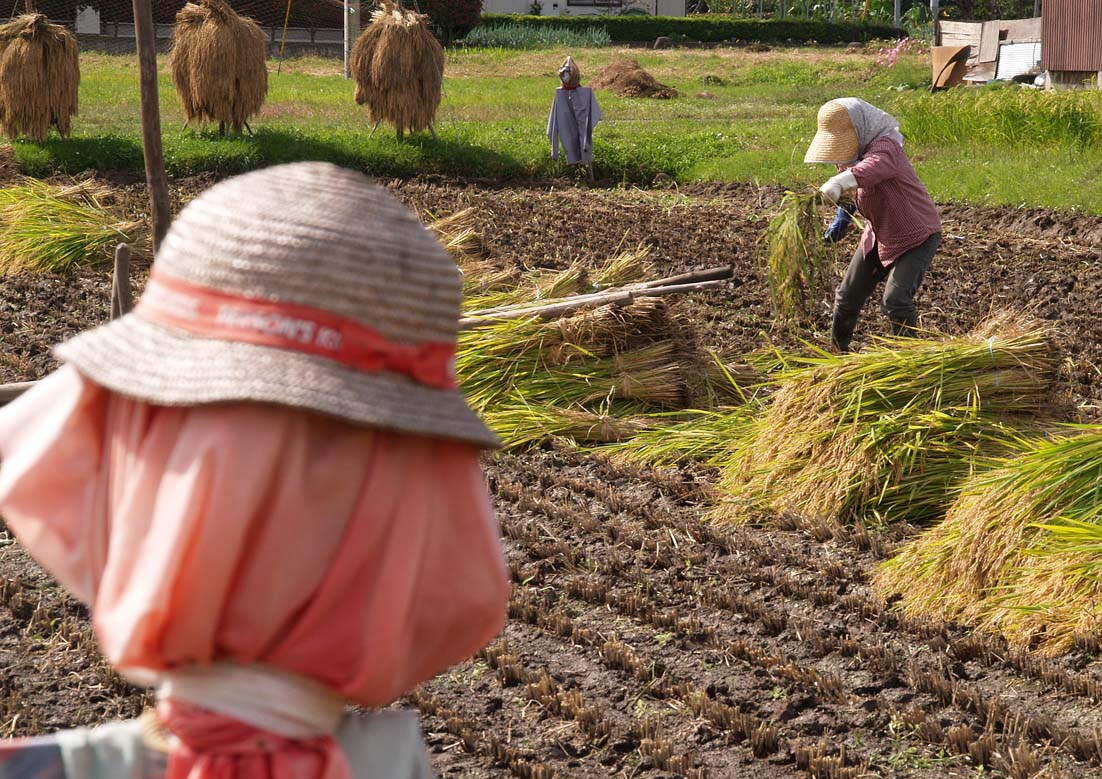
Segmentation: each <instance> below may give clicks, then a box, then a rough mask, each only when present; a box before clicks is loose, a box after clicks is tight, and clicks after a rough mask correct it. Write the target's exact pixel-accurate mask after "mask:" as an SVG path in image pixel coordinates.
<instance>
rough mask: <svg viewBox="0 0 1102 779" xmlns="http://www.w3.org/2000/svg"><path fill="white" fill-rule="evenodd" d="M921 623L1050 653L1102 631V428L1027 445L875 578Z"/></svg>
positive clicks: (973, 485)
mask: <svg viewBox="0 0 1102 779" xmlns="http://www.w3.org/2000/svg"><path fill="white" fill-rule="evenodd" d="M874 584H875V587H876V589H877V590H878V591H879V592H881V593H882V594H884V595H891V594H896V593H898V594H900V595H901V596H902V600H901V601H900V604H899V605H900V608H902V609H903V610H904V611H905V612H906V613H908V614H910V615H913V616H918V617H934V618H938V619H946V620H956V621H962V622H966V623H969V624H971V625H973V626H976V627H978V628H981V629H986V630H992V631H999V632H1001V633H1003V634H1005V635H1006V636H1007V637H1008V638H1009V639H1010V640H1012V641H1014V642H1016V643H1020V644H1023V645H1034V646H1039V647H1040V648H1042V649H1044V650H1047V651H1056V652H1062V651H1066V650H1067V649H1069V648H1070V647H1071V646H1072V644H1073V643H1074V641H1075V638H1076V636H1078V635H1095V636H1097V635H1098V633H1099V631H1100V630H1102V426H1098V425H1092V426H1086V427H1077V428H1070V427H1069V428H1066V429H1064V430H1063V431H1061V432H1059V433H1057V434H1055V435H1052V436H1050V437H1048V438H1031V439H1023V440H1022V441H1021V443H1020V446H1019V451H1018V452H1017V453H1016V454H1015V455H1014V456H1012V457H1007V458H1004V459H1002V460H1001V461H999V462H998V463H996V467H994V468H993V469H992V470H990V471H986V472H984V473H981V474H978V475H977V476H975V477H974V478H972V479H971V480H969V482H968V484H967V485H966V486H965V487H964V489H963V490H962V493H961V496H960V498H959V499H958V500H957V501H956V502H955V503H954V504H953V506H952V507H951V508H950V510H949V512H948V513H947V514H946V517H945V519H944V520H943V521H942V522H941V523H940V524H938V525H937V526H936V527H933V528H931V529H930V530H928V531H926V532H925V533H923V534H922V535H921V536H919V537H918V538H916V539H915V540H913V541H912V542H910V543H909V544H908V545H907V546H905V547H904V548H903V549H902V550H901V551H900V552H899V554H898V555H897V556H896V557H894V558H893V559H892V560H890V561H888V563H886V564H885V566H884V568H883V569H882V570H881V571H880V572H879V574H878V575H877V577H876V579H875V582H874Z"/></svg>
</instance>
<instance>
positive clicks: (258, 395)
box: [55, 162, 499, 447]
mask: <svg viewBox="0 0 1102 779" xmlns="http://www.w3.org/2000/svg"><path fill="white" fill-rule="evenodd" d="M156 279H163V280H164V281H171V282H173V283H174V284H177V285H183V286H184V289H185V290H188V291H191V292H194V293H195V294H196V295H199V296H207V298H212V299H214V300H216V301H223V302H224V301H226V300H229V301H231V303H233V302H234V301H236V302H238V303H239V304H240V305H239V306H238V307H237V308H234V309H233V310H234V311H238V310H245V311H248V310H250V308H249V307H250V306H251V307H252V308H253V309H255V308H256V307H257V306H261V307H262V306H269V307H273V306H274V307H275V308H276V310H277V311H281V310H282V308H281V307H287V308H288V309H289V310H291V311H293V312H295V314H294V315H295V316H305V317H307V318H309V317H310V316H311V312H313V313H314V314H316V317H315V319H317V320H318V321H325V322H332V321H336V322H338V323H342V325H346V326H347V327H348V329H349V332H352V333H354V334H355V335H357V336H359V335H361V334H362V333H364V332H366V333H368V338H369V343H374V344H382V347H381V348H382V349H383V350H384V351H385V350H387V349H391V350H396V351H399V352H402V353H404V354H406V353H414V354H419V353H420V351H419V350H422V349H423V348H425V347H430V348H432V349H435V354H436V356H437V357H439V358H441V359H440V360H438V362H439V364H440V366H446V368H444V370H446V372H447V374H448V375H449V376H454V361H452V362H451V364H448V358H449V357H451V356H453V355H454V347H455V341H456V333H457V326H458V320H459V314H460V305H461V297H462V290H461V280H460V274H459V271H458V269H457V268H456V266H455V264H454V263H453V262H452V261H451V259H450V258H449V257H448V254H447V253H446V252H445V251H444V249H443V248H442V247H441V246H440V244H439V243H438V242H437V241H436V240H435V238H433V236H432V235H431V234H430V233H429V231H428V230H426V229H425V228H424V227H423V226H422V225H421V223H420V222H419V221H418V219H417V217H416V216H415V215H414V214H413V213H411V212H410V210H409V209H408V208H406V207H405V206H404V205H402V204H401V203H400V202H398V201H397V200H396V199H395V198H394V197H393V196H392V195H391V194H390V193H388V192H387V191H386V190H384V189H382V188H380V187H378V186H375V185H373V184H371V183H370V182H369V181H368V180H367V178H365V177H364V176H363V175H361V174H359V173H356V172H353V171H350V170H346V169H344V168H340V167H337V166H335V165H330V164H326V163H314V162H306V163H295V164H292V165H282V166H278V167H273V168H267V169H264V170H260V171H256V172H253V173H248V174H246V175H243V176H238V177H236V178H232V179H229V180H227V181H224V182H222V183H220V184H218V185H216V186H214V187H212V188H211V189H209V190H207V191H206V192H204V193H203V194H202V195H201V196H200V197H198V198H196V199H195V200H194V201H192V202H191V203H190V204H189V205H188V206H187V207H186V208H185V209H184V210H183V211H182V212H181V213H180V215H179V217H177V219H176V221H175V222H174V223H173V224H172V227H171V229H170V230H169V232H168V234H167V235H166V236H165V239H164V241H163V243H162V245H161V247H160V250H159V251H158V253H157V258H156V262H155V263H154V266H153V273H152V274H151V281H150V286H149V287H147V291H146V293H145V294H144V295H143V297H142V300H140V301H139V303H138V306H137V308H136V309H135V310H134V312H132V313H130V314H128V315H126V316H124V317H122V318H121V319H117V320H115V321H114V322H111V323H110V324H107V325H103V326H101V327H98V328H96V329H94V330H90V331H88V332H85V333H82V334H81V335H78V336H77V337H75V338H73V339H71V340H69V341H67V342H65V343H63V344H60V345H59V346H57V347H56V348H55V353H56V354H57V356H58V358H59V359H61V360H62V361H64V362H67V363H70V364H72V365H74V366H75V367H76V368H77V369H78V370H79V371H80V372H81V373H82V374H84V375H85V376H87V377H88V378H90V379H91V380H92V381H94V382H96V383H97V384H100V385H102V386H104V387H106V388H108V389H110V390H112V391H114V392H117V393H119V394H122V395H127V396H131V397H135V398H139V399H142V400H145V401H148V402H150V403H154V404H158V405H170V406H177V405H197V404H204V403H218V402H228V401H259V402H267V403H277V404H283V405H287V406H293V407H296V408H302V409H309V410H313V411H318V412H321V413H324V414H329V415H332V416H336V417H340V418H343V419H346V420H348V421H350V422H353V423H358V424H363V425H368V426H373V427H380V428H384V429H388V430H395V431H399V432H405V433H414V434H419V435H427V436H436V437H442V438H449V439H454V440H459V441H466V442H469V443H472V444H475V445H478V446H482V447H495V446H498V445H499V443H498V439H497V437H496V436H495V435H494V434H493V433H492V432H491V431H490V430H489V429H488V428H487V427H486V426H485V425H484V424H483V423H482V421H481V420H480V419H479V418H478V416H477V415H476V414H475V413H474V412H473V411H472V410H471V409H470V407H469V406H468V405H467V403H466V401H465V400H464V398H463V396H462V394H461V393H460V392H459V390H458V389H457V388H455V386H454V381H453V380H448V381H445V382H444V383H443V384H442V383H440V382H439V381H437V382H435V383H434V382H426V381H425V380H421V379H419V378H418V377H417V373H416V372H415V371H413V372H411V371H408V370H397V369H391V368H390V367H389V366H390V363H387V366H388V367H385V368H383V369H364V368H363V367H361V366H362V364H363V363H350V362H342V361H341V360H338V359H336V358H335V357H332V356H330V355H329V354H324V353H311V352H309V351H303V350H301V349H299V348H298V347H297V345H295V344H281V345H270V344H268V343H256V342H248V341H249V339H248V338H245V339H241V338H236V337H234V336H235V334H234V333H232V332H231V333H230V334H229V335H226V334H225V333H222V334H219V333H218V332H217V331H203V330H201V329H200V330H198V331H196V330H195V329H193V328H191V327H190V323H187V326H184V325H181V326H176V324H175V320H173V319H172V315H174V314H178V313H179V312H178V311H175V312H174V311H172V310H169V309H171V308H172V306H167V305H165V301H168V302H171V301H172V298H171V295H170V296H168V297H165V296H163V295H160V294H154V293H153V292H151V290H153V289H154V287H155V280H156ZM207 298H203V299H207ZM177 308H178V306H177ZM302 312H306V313H305V314H303V313H302ZM219 316H222V309H219ZM181 321H183V320H181ZM219 321H221V320H219ZM291 321H298V320H291ZM166 322H167V323H166ZM208 324H209V323H208ZM216 324H217V323H216ZM330 332H332V331H330ZM348 340H351V339H348ZM438 372H439V371H438Z"/></svg>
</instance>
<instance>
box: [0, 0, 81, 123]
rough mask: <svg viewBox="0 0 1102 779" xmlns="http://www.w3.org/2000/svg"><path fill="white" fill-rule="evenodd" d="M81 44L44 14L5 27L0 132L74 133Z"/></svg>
mask: <svg viewBox="0 0 1102 779" xmlns="http://www.w3.org/2000/svg"><path fill="white" fill-rule="evenodd" d="M79 87H80V58H79V54H78V48H77V40H76V38H75V37H74V36H73V34H72V33H70V32H69V31H68V30H66V29H65V28H64V27H61V26H60V25H56V24H50V23H49V21H47V19H46V17H45V16H44V15H42V14H26V15H24V16H20V17H18V18H16V19H14V20H12V21H10V22H8V23H7V24H2V25H0V130H2V131H3V133H4V135H6V136H7V137H9V138H19V137H23V136H25V137H27V138H31V139H32V140H35V141H44V140H46V136H47V134H49V132H50V128H51V127H56V128H57V131H58V133H60V134H61V136H62V137H65V136H68V135H69V128H70V123H71V121H72V118H73V117H74V116H76V113H77V105H78V103H77V91H78V88H79Z"/></svg>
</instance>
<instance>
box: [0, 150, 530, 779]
mask: <svg viewBox="0 0 1102 779" xmlns="http://www.w3.org/2000/svg"><path fill="white" fill-rule="evenodd" d="M288 203H294V204H295V205H294V207H293V208H287V204H288ZM460 296H461V291H460V277H459V273H458V271H457V270H456V268H455V264H454V263H453V262H452V261H451V260H450V259H449V258H448V255H447V253H445V251H444V250H443V248H441V246H440V245H439V244H438V243H437V242H436V241H435V240H434V239H433V238H432V236H431V235H430V234H429V233H428V231H426V230H425V228H424V227H422V225H421V223H420V222H419V221H418V220H417V217H416V216H415V215H414V214H413V213H411V212H410V210H409V209H408V208H406V207H405V206H403V205H402V204H401V203H399V202H398V201H397V200H396V199H395V198H394V197H392V196H391V195H390V194H389V193H387V192H386V190H384V189H382V188H380V187H376V186H374V185H372V184H370V183H369V182H368V180H367V179H366V178H364V177H363V176H362V175H361V174H359V173H355V172H353V171H350V170H344V169H341V168H338V167H336V166H333V165H327V164H322V163H310V162H305V163H297V164H294V165H284V166H281V167H274V168H265V169H264V170H261V171H257V172H254V173H249V174H247V175H244V176H239V177H237V178H232V179H229V180H227V181H224V182H222V183H220V184H218V185H216V186H214V187H213V188H212V189H210V190H208V191H207V192H205V193H203V195H201V196H200V197H199V198H198V199H196V200H194V201H193V202H192V203H190V204H189V205H188V207H187V208H185V209H184V210H183V212H182V213H181V214H180V216H179V217H178V218H177V219H176V221H175V222H174V223H173V225H172V228H171V229H170V230H169V233H168V235H167V236H166V237H165V240H164V243H163V244H162V246H161V248H160V250H159V252H158V253H157V260H156V262H155V263H154V265H153V270H152V272H151V273H150V276H149V283H148V284H147V286H146V288H145V292H144V294H143V295H142V298H141V300H140V302H139V303H138V306H137V308H136V309H135V310H134V311H133V312H132V313H130V314H128V315H126V316H124V317H122V318H121V319H118V320H115V321H114V322H112V323H110V324H107V325H104V326H102V327H99V328H96V329H95V330H91V331H89V332H87V333H84V334H82V335H79V336H77V337H76V338H74V339H72V340H70V341H68V342H66V343H64V344H62V345H61V346H60V347H58V349H57V352H56V354H57V356H58V358H59V359H60V360H61V361H62V362H64V363H65V365H64V366H63V367H61V368H60V369H59V370H58V371H56V372H55V373H54V374H53V375H52V376H50V377H48V378H46V379H45V380H43V381H42V382H40V383H39V384H38V386H37V387H35V388H34V389H33V390H31V391H30V392H28V393H27V394H25V395H24V396H22V397H21V398H19V399H18V400H16V401H15V402H14V403H12V404H11V405H9V406H7V407H6V408H4V409H3V411H2V412H0V458H2V465H0V512H2V514H3V517H4V521H5V522H6V523H7V524H8V527H10V528H11V529H12V530H13V531H14V532H15V534H16V535H17V536H18V537H19V540H20V542H21V543H22V544H23V546H24V547H25V548H26V549H27V550H28V551H29V552H30V553H31V554H32V555H34V557H35V558H36V559H37V560H38V561H39V562H40V563H41V564H42V565H43V567H45V568H46V569H47V570H48V571H50V573H52V574H53V575H54V576H55V577H56V578H57V579H58V581H59V582H61V584H62V585H64V586H65V587H66V588H67V589H68V590H69V591H70V592H71V593H72V594H73V595H74V596H75V597H77V598H78V599H80V600H82V601H84V602H85V603H87V604H88V605H89V606H90V608H91V615H92V624H93V626H94V628H95V633H96V639H97V640H98V641H99V645H100V648H101V649H102V650H103V654H104V655H105V656H106V657H107V659H108V660H109V661H110V662H111V664H112V665H113V666H114V667H115V668H116V669H118V671H119V672H120V673H121V674H123V675H124V676H125V677H127V678H128V679H130V680H132V681H134V682H137V683H139V684H144V685H148V686H150V687H151V688H152V689H153V690H154V691H155V694H156V696H157V699H158V705H157V708H156V710H155V712H150V714H149V715H148V716H147V717H145V718H143V719H142V720H136V721H131V722H123V723H116V724H112V725H106V726H103V727H99V728H94V729H78V730H75V731H68V732H66V733H63V734H59V735H58V736H57V737H56V738H51V737H44V738H42V739H31V740H26V741H23V742H0V777H2V778H3V779H28V777H32V776H42V777H45V776H50V777H55V776H65V777H67V778H68V779H76V778H77V777H79V778H80V779H121V777H133V778H137V777H140V778H141V779H428V777H429V775H430V767H429V763H428V758H427V751H426V749H425V746H424V743H423V741H422V739H421V736H420V733H419V730H418V723H417V717H416V716H415V715H414V714H413V713H410V712H400V711H393V710H388V711H380V712H375V713H373V714H361V715H357V714H351V713H348V712H346V710H345V707H346V704H358V705H360V706H367V707H372V708H375V707H384V706H387V705H388V704H389V703H391V702H392V701H394V700H395V699H397V698H399V697H401V696H402V695H405V694H406V693H408V692H410V691H411V690H413V688H414V687H416V686H417V685H418V684H420V683H421V682H422V681H424V680H425V679H429V678H431V677H432V676H433V675H435V674H437V673H439V672H440V671H442V670H443V669H445V668H447V667H448V666H449V665H451V664H453V663H456V662H459V661H461V660H463V659H465V658H467V657H469V656H470V655H471V654H472V653H474V652H475V651H477V650H478V648H479V647H481V646H482V645H483V644H485V643H486V642H487V641H489V640H490V639H491V638H492V637H493V636H494V635H495V634H496V633H497V632H498V631H499V630H500V629H501V626H502V623H503V622H504V619H505V608H506V600H507V597H508V577H507V572H506V570H505V564H504V559H503V555H502V551H501V545H500V541H499V531H498V528H497V523H496V522H495V520H494V516H493V512H492V510H491V507H490V499H489V493H488V491H487V488H486V483H485V478H484V476H483V474H482V470H481V468H480V466H479V451H480V450H481V449H484V448H487V447H493V446H496V445H497V439H496V437H495V436H494V434H493V433H492V432H490V430H489V429H487V428H486V426H485V425H484V424H483V423H482V422H481V421H480V420H479V419H478V417H477V416H476V415H475V413H474V412H473V411H472V410H471V409H470V408H469V407H468V406H467V404H466V401H465V400H464V399H463V395H462V394H461V393H460V391H459V389H458V388H457V386H456V380H455V367H454V365H455V361H454V358H455V343H456V328H457V323H458V320H459V311H460ZM62 766H64V770H62V769H61V767H62Z"/></svg>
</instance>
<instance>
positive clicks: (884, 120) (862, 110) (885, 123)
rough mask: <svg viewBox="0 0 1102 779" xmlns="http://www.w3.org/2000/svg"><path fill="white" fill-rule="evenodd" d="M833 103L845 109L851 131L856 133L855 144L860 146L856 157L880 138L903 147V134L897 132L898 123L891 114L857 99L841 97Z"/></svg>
mask: <svg viewBox="0 0 1102 779" xmlns="http://www.w3.org/2000/svg"><path fill="white" fill-rule="evenodd" d="M835 102H838V103H841V104H842V106H843V107H844V108H845V109H846V113H847V114H849V120H850V122H851V123H852V124H853V129H854V130H855V131H856V132H857V142H858V143H859V144H860V146H861V148H860V151H858V156H860V155H861V154H864V153H865V149H867V148H868V147H869V144H870V143H872V142H873V141H878V140H880V139H881V138H891V139H892V140H893V141H895V142H896V143H898V144H899V145H900V146H902V145H903V134H902V133H900V132H899V122H898V121H896V119H895V117H894V116H892V115H891V114H888V113H885V112H884V111H881V110H880V109H879V108H877V107H876V106H874V105H871V104H869V103H866V102H865V101H864V100H862V99H860V98H858V97H843V98H839V99H838V100H837V101H835Z"/></svg>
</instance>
